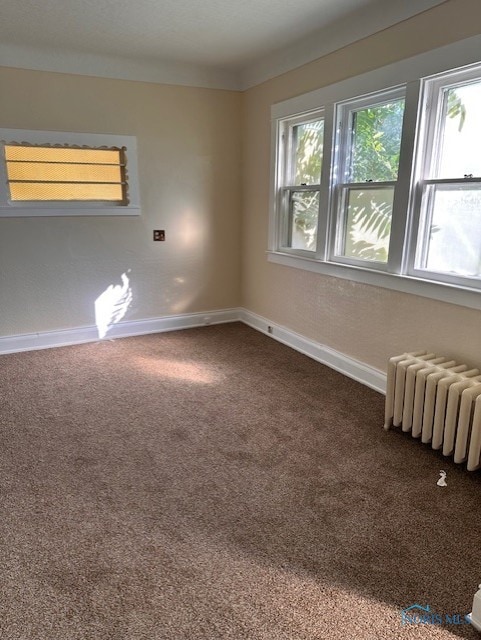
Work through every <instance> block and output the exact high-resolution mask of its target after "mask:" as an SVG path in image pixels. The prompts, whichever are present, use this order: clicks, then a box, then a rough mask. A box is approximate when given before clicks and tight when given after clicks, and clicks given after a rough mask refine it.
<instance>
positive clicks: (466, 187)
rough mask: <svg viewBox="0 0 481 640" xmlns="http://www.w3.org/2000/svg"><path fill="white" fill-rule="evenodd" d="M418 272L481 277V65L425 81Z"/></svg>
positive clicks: (438, 276)
mask: <svg viewBox="0 0 481 640" xmlns="http://www.w3.org/2000/svg"><path fill="white" fill-rule="evenodd" d="M425 111H426V114H428V113H429V116H426V118H425V119H426V134H425V138H424V140H423V146H422V147H421V152H420V156H421V161H422V160H424V164H423V166H422V170H421V172H422V175H421V179H420V181H419V192H420V197H419V202H418V208H419V211H418V215H419V225H418V234H417V242H416V255H415V260H414V269H413V273H414V274H419V275H420V276H421V277H422V276H424V275H426V276H427V275H429V277H430V278H433V279H441V280H446V281H449V282H452V283H461V282H462V281H463V280H465V281H469V282H470V284H471V285H474V286H478V282H479V280H480V279H481V156H480V154H479V145H480V143H481V118H480V114H481V69H475V70H470V71H468V72H466V71H461V72H459V73H450V74H447V75H445V76H442V77H440V78H436V79H433V80H428V81H426V83H425Z"/></svg>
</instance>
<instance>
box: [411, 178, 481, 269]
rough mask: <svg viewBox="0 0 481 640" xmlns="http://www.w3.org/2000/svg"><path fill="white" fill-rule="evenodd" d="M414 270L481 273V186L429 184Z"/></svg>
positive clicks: (425, 195) (425, 196)
mask: <svg viewBox="0 0 481 640" xmlns="http://www.w3.org/2000/svg"><path fill="white" fill-rule="evenodd" d="M424 203H425V210H424V215H423V219H424V229H425V232H424V240H423V238H421V240H420V242H419V246H418V252H417V253H418V255H417V264H416V267H417V268H418V269H428V270H430V271H435V272H441V273H450V274H453V275H464V276H479V275H481V185H472V184H466V185H429V186H427V187H426V191H425V194H424Z"/></svg>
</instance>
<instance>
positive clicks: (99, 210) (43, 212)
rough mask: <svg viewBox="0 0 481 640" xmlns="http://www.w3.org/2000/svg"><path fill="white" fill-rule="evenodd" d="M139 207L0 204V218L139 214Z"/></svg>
mask: <svg viewBox="0 0 481 640" xmlns="http://www.w3.org/2000/svg"><path fill="white" fill-rule="evenodd" d="M139 215H140V207H138V206H127V207H119V206H117V207H115V206H108V205H107V206H105V207H104V206H88V205H73V206H72V205H69V204H67V203H64V204H63V206H58V207H41V206H32V207H22V206H11V207H2V206H0V218H37V217H42V216H43V217H58V216H64V217H69V216H94V217H96V218H101V217H103V216H139Z"/></svg>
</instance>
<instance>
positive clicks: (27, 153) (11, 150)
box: [5, 144, 121, 165]
mask: <svg viewBox="0 0 481 640" xmlns="http://www.w3.org/2000/svg"><path fill="white" fill-rule="evenodd" d="M5 158H6V160H7V161H8V160H23V161H27V162H28V161H30V162H32V161H33V162H76V163H83V162H85V163H91V164H99V163H103V164H116V165H118V164H120V163H121V155H120V150H119V149H76V148H72V147H67V148H64V147H33V146H32V147H31V146H22V145H13V144H10V145H5Z"/></svg>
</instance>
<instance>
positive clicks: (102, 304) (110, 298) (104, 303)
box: [95, 269, 133, 339]
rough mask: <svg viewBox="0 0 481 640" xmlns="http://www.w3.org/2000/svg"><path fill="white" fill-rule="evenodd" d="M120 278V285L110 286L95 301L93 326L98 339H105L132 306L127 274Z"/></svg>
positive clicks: (129, 271) (130, 288)
mask: <svg viewBox="0 0 481 640" xmlns="http://www.w3.org/2000/svg"><path fill="white" fill-rule="evenodd" d="M130 273H131V269H128V270H127V272H126V273H122V275H121V276H120V284H110V285H109V286H108V287H107V289H105V291H104V292H103V293H101V294H100V295H99V297H98V298H97V299H96V300H95V324H96V325H97V331H98V334H99V338H100V339H102V338H105V336H106V335H107V333H108V332H109V330H110V329H111V328H112V327H113V325H115V324H117V322H120V320H122V318H123V317H124V316H125V314H126V313H127V311H128V309H129V307H130V305H131V304H132V300H133V295H132V287H131V286H130V278H129V276H128V274H130Z"/></svg>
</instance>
